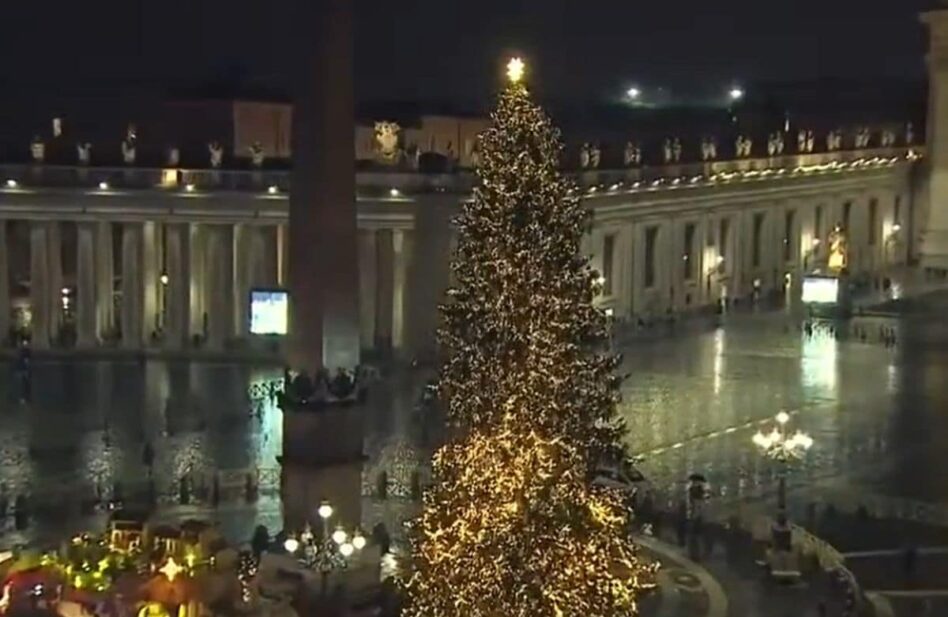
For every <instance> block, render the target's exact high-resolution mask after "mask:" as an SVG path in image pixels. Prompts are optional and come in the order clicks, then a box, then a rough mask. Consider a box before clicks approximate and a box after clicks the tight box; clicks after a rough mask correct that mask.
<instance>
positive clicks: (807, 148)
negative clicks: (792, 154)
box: [797, 129, 816, 154]
mask: <svg viewBox="0 0 948 617" xmlns="http://www.w3.org/2000/svg"><path fill="white" fill-rule="evenodd" d="M814 147H816V136H815V135H813V131H810V130H807V129H800V131H799V132H798V133H797V153H799V154H809V153H811V152H813V148H814Z"/></svg>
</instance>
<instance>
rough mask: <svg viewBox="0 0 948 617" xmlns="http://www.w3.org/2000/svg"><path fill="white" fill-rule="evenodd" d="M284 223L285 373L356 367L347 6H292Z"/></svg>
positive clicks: (306, 1)
mask: <svg viewBox="0 0 948 617" xmlns="http://www.w3.org/2000/svg"><path fill="white" fill-rule="evenodd" d="M296 5H297V16H296V17H297V19H298V21H297V23H295V24H293V28H294V29H295V31H296V32H297V33H298V34H297V36H298V37H299V49H300V52H299V53H300V56H299V58H298V60H299V62H300V64H299V68H298V69H297V70H298V74H297V91H296V93H295V102H294V107H293V175H292V185H291V190H290V219H289V264H288V266H289V291H290V311H289V330H290V332H289V341H288V349H287V352H288V353H287V356H288V357H287V360H288V364H289V366H290V368H292V369H294V370H298V371H306V372H307V373H309V374H310V375H312V374H313V372H314V371H316V370H317V369H319V368H321V367H325V368H327V369H328V370H330V371H334V370H335V369H336V368H339V367H344V368H348V369H351V368H353V367H354V366H355V365H356V364H358V363H359V321H358V319H359V297H358V290H359V271H358V259H357V252H356V194H355V192H356V191H355V128H354V126H355V111H354V100H355V94H354V77H353V71H354V66H353V64H354V62H353V54H354V51H353V35H352V21H353V15H352V14H353V6H352V0H297V2H296Z"/></svg>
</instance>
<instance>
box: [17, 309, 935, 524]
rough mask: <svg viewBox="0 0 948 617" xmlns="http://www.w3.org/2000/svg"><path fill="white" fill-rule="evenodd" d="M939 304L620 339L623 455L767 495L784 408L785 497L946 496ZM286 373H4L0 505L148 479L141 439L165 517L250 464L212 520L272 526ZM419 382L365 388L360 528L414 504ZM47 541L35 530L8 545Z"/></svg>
mask: <svg viewBox="0 0 948 617" xmlns="http://www.w3.org/2000/svg"><path fill="white" fill-rule="evenodd" d="M946 308H948V298H946V297H939V298H937V299H935V300H932V301H931V306H930V310H929V311H928V312H927V313H926V314H924V315H913V316H911V317H906V318H901V319H897V318H893V317H867V318H860V319H855V320H853V321H852V323H851V324H850V326H849V328H850V333H849V335H848V336H843V337H842V340H839V339H838V337H837V336H834V335H833V334H831V333H830V331H829V330H828V329H826V328H818V329H817V330H816V331H815V332H814V333H813V335H807V334H806V332H805V331H803V330H802V329H801V327H800V320H799V319H796V318H794V317H792V316H789V315H787V314H784V313H766V314H759V315H748V314H743V315H736V316H733V317H728V318H727V319H725V321H724V324H723V327H721V328H717V329H712V328H708V329H704V330H700V331H695V330H694V329H691V330H689V331H687V332H686V331H679V332H675V333H670V334H669V335H667V336H662V337H650V338H649V339H648V340H637V341H632V342H630V343H628V344H626V345H624V346H623V347H624V350H623V351H624V357H625V360H624V363H623V368H622V370H623V371H624V372H626V373H628V374H629V378H628V379H627V381H626V383H625V386H624V393H623V402H622V405H621V410H622V414H623V415H624V416H625V418H626V419H627V421H628V425H629V429H630V431H629V445H630V448H631V450H632V451H633V452H634V453H636V454H640V455H642V456H643V457H644V462H643V463H642V469H643V471H644V472H645V474H646V475H647V476H648V478H649V479H650V481H651V482H652V483H653V485H654V486H655V488H656V489H658V490H659V491H662V492H665V493H666V494H668V495H677V494H678V493H677V492H676V491H677V490H678V489H679V488H683V486H684V481H685V478H686V477H687V476H688V474H689V473H692V472H700V473H703V474H704V475H706V476H707V477H708V479H709V480H710V482H711V486H712V490H713V492H714V494H715V495H716V497H715V499H717V500H719V501H720V502H722V503H733V501H734V500H741V501H752V500H754V499H757V498H758V497H760V496H761V495H765V494H768V493H769V492H772V490H773V487H774V474H775V470H774V469H773V468H772V466H771V465H770V464H768V463H767V462H766V461H764V460H762V458H761V457H760V455H759V454H758V453H757V452H756V451H755V450H754V448H753V446H752V444H751V441H750V438H751V435H752V434H753V433H754V432H755V431H756V430H758V428H761V427H762V426H766V422H767V421H768V420H770V419H771V418H772V417H773V416H774V415H775V414H776V413H777V412H778V411H780V410H786V411H788V412H790V413H791V414H792V420H791V425H792V426H794V427H799V428H801V429H803V430H806V431H807V432H809V433H810V434H811V435H812V436H813V438H814V439H815V445H814V447H813V448H812V449H811V451H810V452H809V453H808V454H807V456H806V458H805V460H803V461H802V462H800V463H799V464H797V465H795V466H794V470H793V472H792V477H791V481H790V484H791V488H792V489H794V490H793V492H792V493H791V495H792V497H793V498H794V499H797V497H798V496H799V499H798V501H802V500H803V499H804V498H808V497H807V494H808V493H809V494H810V495H811V497H812V496H813V495H817V494H821V495H822V494H826V493H839V494H842V493H843V492H847V494H851V495H854V496H855V497H854V498H855V499H859V498H860V497H861V496H870V495H872V496H885V497H890V498H907V499H912V500H919V501H924V502H931V503H948V465H946V464H945V463H946V462H948V449H946V447H945V446H946V445H948V414H946V413H945V410H948V387H945V384H944V379H945V377H944V376H945V375H946V374H948V373H946V370H948V324H946V323H944V322H943V321H942V319H941V315H942V314H943V312H944V309H946ZM852 324H856V325H858V328H857V329H856V330H853V329H852ZM880 326H884V327H887V328H893V329H894V331H895V334H896V337H897V344H896V345H895V346H886V345H883V344H882V342H881V341H880V340H879V328H880ZM862 332H864V333H865V338H866V340H865V341H863V340H861V336H860V333H862ZM837 334H838V333H837ZM280 377H281V370H280V369H279V368H278V367H272V366H271V367H267V366H252V365H248V364H224V363H209V362H178V361H174V362H164V361H157V360H148V361H147V362H144V363H141V362H139V361H135V360H129V361H124V360H108V361H104V360H81V361H62V360H52V359H51V360H48V361H45V360H40V361H38V362H37V363H36V368H35V373H34V388H33V390H34V392H33V396H32V399H31V400H29V401H21V400H20V392H19V388H18V384H17V382H16V379H15V378H14V375H13V371H12V368H11V367H10V366H9V365H4V366H3V367H2V368H0V483H3V484H4V485H5V487H6V491H7V494H8V495H10V497H11V498H12V496H13V495H16V494H18V493H29V494H30V495H31V496H33V500H34V501H36V502H40V501H44V500H45V501H52V502H54V503H56V502H59V503H64V502H70V501H72V500H80V499H82V498H83V495H89V494H93V493H94V492H95V491H96V490H98V491H100V492H102V493H103V494H105V495H108V493H109V492H110V491H111V490H112V487H113V486H114V485H115V484H116V482H119V483H120V484H122V485H123V486H126V487H127V486H133V485H135V484H136V483H138V484H141V483H142V482H144V481H146V480H145V479H146V478H147V472H146V470H145V466H144V465H143V462H142V459H143V448H144V444H145V443H146V442H148V443H149V444H151V445H152V447H153V449H154V451H155V461H154V477H155V479H156V483H157V484H158V485H159V492H161V493H163V494H164V497H163V500H164V502H166V503H167V504H168V508H171V509H173V506H172V504H173V503H174V501H175V495H176V483H177V479H178V478H180V477H181V476H182V475H183V474H185V473H188V472H190V473H192V474H195V475H196V476H201V477H205V478H206V477H210V476H211V474H213V473H215V472H217V471H220V472H222V473H223V474H224V476H223V477H224V480H223V482H224V484H225V485H227V484H228V483H232V484H233V485H234V486H235V487H238V486H242V485H243V477H244V475H245V474H246V473H247V471H248V470H251V471H253V473H256V471H255V470H260V471H261V475H260V483H261V489H262V496H261V499H260V500H259V501H258V502H257V503H256V505H253V506H247V505H246V504H244V503H242V501H241V499H240V497H239V495H235V498H234V500H233V501H234V503H228V504H225V505H224V507H223V508H222V513H223V514H221V516H222V517H224V518H226V517H227V516H231V514H232V515H233V516H234V517H237V518H239V519H240V520H241V521H242V523H241V525H240V529H241V532H243V530H245V529H246V528H247V526H248V525H251V524H252V523H253V520H254V519H260V520H264V521H266V522H267V523H268V524H270V525H276V526H277V527H279V525H278V520H279V501H278V499H279V498H278V494H277V490H276V489H277V486H278V477H277V475H276V470H277V469H278V464H277V460H276V457H277V455H278V454H279V452H280V447H281V439H282V437H281V415H280V414H281V412H280V410H279V409H278V408H277V407H276V406H275V405H274V404H273V402H272V401H271V400H270V399H268V398H267V397H266V396H265V395H264V394H263V393H264V392H265V391H266V389H267V387H268V384H269V383H270V382H272V381H274V380H278V379H280ZM426 377H427V375H425V374H423V373H422V372H412V373H409V372H404V373H399V374H398V375H396V376H393V377H391V378H389V379H387V380H386V381H385V382H384V383H382V384H380V385H379V386H378V387H377V388H375V389H374V390H373V392H372V394H371V397H370V402H369V405H368V409H367V416H366V435H365V442H366V454H367V455H368V460H367V463H366V466H365V473H364V482H363V490H364V492H365V493H367V494H369V493H372V492H373V491H374V487H375V485H376V479H377V476H378V473H379V472H380V471H382V470H384V471H386V473H387V474H388V476H389V481H390V486H391V488H390V495H391V496H392V497H393V499H391V500H389V503H388V504H382V505H379V504H376V503H374V502H373V501H372V500H371V499H367V501H366V503H367V507H366V519H367V521H366V522H367V523H371V522H372V519H373V517H378V516H382V513H386V512H390V511H391V510H393V509H394V510H396V511H403V512H408V511H410V509H411V508H410V506H408V505H407V504H404V503H402V502H403V501H405V500H403V499H402V500H401V501H399V499H398V498H400V497H405V496H407V494H408V493H409V490H410V489H409V485H410V482H411V480H410V478H411V476H412V474H413V473H415V472H416V471H417V470H418V469H420V468H421V469H423V467H424V465H425V461H426V460H427V458H428V455H429V452H430V449H431V447H432V446H433V444H434V442H435V441H436V435H437V432H438V427H437V426H434V425H433V424H432V423H431V422H428V423H426V422H425V421H424V420H423V419H421V418H420V417H419V415H418V414H417V413H416V412H415V411H414V409H415V402H416V401H417V399H418V396H419V393H420V389H421V387H422V385H423V384H424V381H425V378H426ZM761 423H765V424H761ZM228 486H229V485H228ZM96 487H98V489H97V488H96ZM226 492H227V491H225V493H226ZM238 492H239V490H238ZM228 513H231V514H228ZM54 529H55V526H54ZM50 531H51V530H50V529H49V528H44V526H43V524H35V523H34V524H33V525H32V526H31V528H30V530H28V531H27V532H26V533H23V534H19V533H18V534H13V533H8V540H11V539H17V540H21V539H29V538H30V537H31V535H32V534H34V533H40V534H42V535H46V534H48V533H50Z"/></svg>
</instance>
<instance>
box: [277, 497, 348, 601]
mask: <svg viewBox="0 0 948 617" xmlns="http://www.w3.org/2000/svg"><path fill="white" fill-rule="evenodd" d="M316 513H317V514H318V515H319V518H320V519H321V521H322V524H321V525H320V528H321V533H320V535H319V537H317V536H316V534H314V533H313V530H312V528H311V527H310V526H309V524H308V523H307V525H306V527H305V528H304V529H303V531H302V533H300V535H299V536H298V537H297V536H290V537H288V538H287V539H286V541H285V542H284V543H283V548H284V549H286V552H288V553H290V554H291V555H293V556H294V557H296V559H297V560H298V561H299V562H300V564H302V565H303V566H305V567H307V568H309V569H311V570H318V571H319V573H320V578H321V589H320V591H321V593H322V594H323V595H325V593H326V586H327V581H328V579H329V574H330V572H333V571H338V570H344V569H346V568H347V567H349V559H350V558H351V557H352V556H353V555H354V554H356V553H357V552H359V551H361V550H362V549H363V548H365V545H366V538H365V536H364V535H362V531H361V530H359V529H356V530H355V531H354V532H353V533H352V534H349V532H347V531H346V530H345V529H344V528H343V527H342V525H337V526H336V528H335V530H333V531H332V532H330V531H329V519H330V518H332V515H333V513H334V510H333V507H332V505H330V504H329V502H327V501H323V502H322V503H321V504H320V506H319V508H317V510H316Z"/></svg>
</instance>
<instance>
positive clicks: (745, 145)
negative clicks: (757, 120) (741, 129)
mask: <svg viewBox="0 0 948 617" xmlns="http://www.w3.org/2000/svg"><path fill="white" fill-rule="evenodd" d="M753 147H754V140H752V139H751V138H750V137H745V136H744V135H738V136H737V140H736V141H735V142H734V153H735V155H737V158H739V159H743V158H748V157H750V155H751V151H752V150H753Z"/></svg>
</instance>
